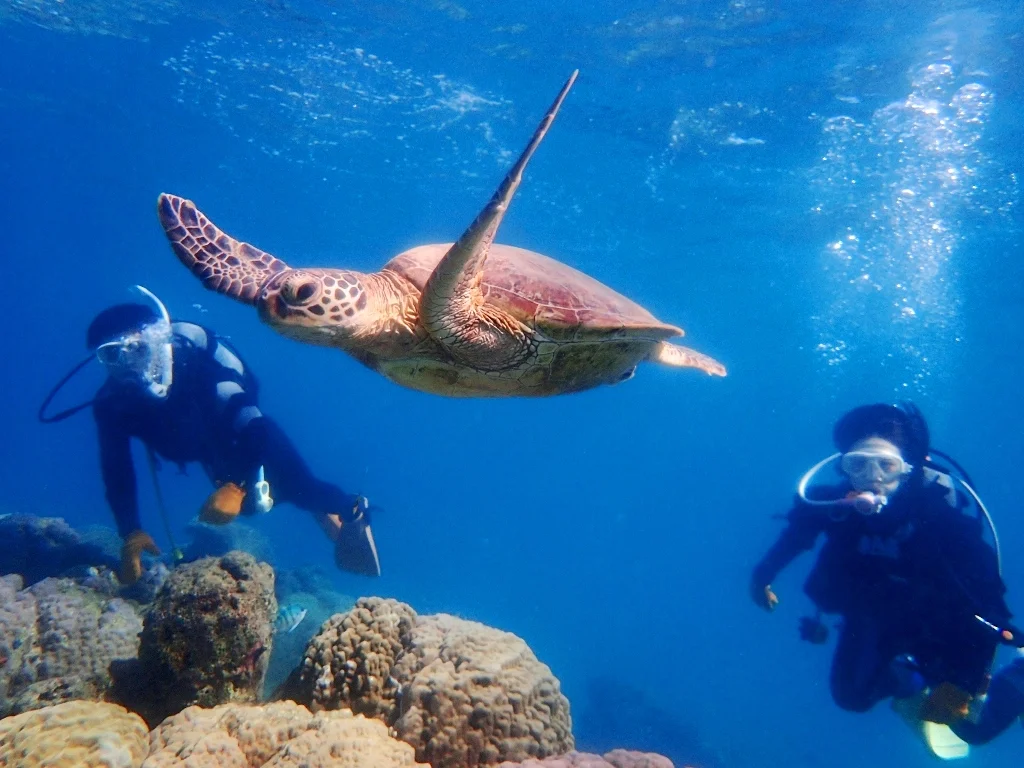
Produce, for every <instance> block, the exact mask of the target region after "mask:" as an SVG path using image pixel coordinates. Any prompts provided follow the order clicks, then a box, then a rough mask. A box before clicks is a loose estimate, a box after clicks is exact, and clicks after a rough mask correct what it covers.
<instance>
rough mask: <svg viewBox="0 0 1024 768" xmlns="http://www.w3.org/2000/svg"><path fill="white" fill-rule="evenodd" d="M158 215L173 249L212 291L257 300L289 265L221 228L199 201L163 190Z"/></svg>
mask: <svg viewBox="0 0 1024 768" xmlns="http://www.w3.org/2000/svg"><path fill="white" fill-rule="evenodd" d="M157 215H158V216H159V217H160V223H161V224H162V225H163V227H164V232H165V233H166V234H167V239H168V240H170V242H171V249H172V250H173V251H174V253H175V254H177V256H178V258H179V259H180V260H181V263H182V264H184V265H185V266H186V267H188V268H189V269H191V270H192V274H194V275H195V276H196V277H198V278H199V279H200V280H202V281H203V285H205V286H206V287H207V288H209V289H210V290H211V291H216V292H217V293H222V294H224V295H225V296H230V297H231V298H232V299H237V300H238V301H241V302H244V303H246V304H255V303H256V297H257V296H258V295H259V291H260V287H261V286H262V285H263V284H264V283H265V282H266V281H267V280H269V279H270V278H271V277H273V276H274V275H276V274H277V273H278V272H281V271H283V270H285V269H288V265H287V264H285V263H284V262H283V261H281V260H280V259H277V258H274V257H273V256H271V255H270V254H269V253H264V252H263V251H261V250H260V249H259V248H254V247H253V246H251V245H249V244H248V243H243V242H240V241H238V240H235V239H234V238H233V237H231V236H229V235H227V234H225V233H224V232H222V231H221V230H220V229H218V228H217V227H216V226H215V225H214V223H213V222H212V221H210V220H209V219H208V218H207V217H206V216H204V215H203V213H202V212H201V211H200V210H199V209H198V208H196V206H195V203H193V202H192V201H191V200H186V199H184V198H182V197H177V196H176V195H168V194H162V195H160V198H159V200H158V201H157Z"/></svg>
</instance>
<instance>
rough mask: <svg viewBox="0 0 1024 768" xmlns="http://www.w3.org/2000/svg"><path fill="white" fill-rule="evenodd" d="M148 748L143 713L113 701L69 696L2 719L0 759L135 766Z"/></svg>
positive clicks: (75, 767)
mask: <svg viewBox="0 0 1024 768" xmlns="http://www.w3.org/2000/svg"><path fill="white" fill-rule="evenodd" d="M148 750H149V734H148V732H147V730H146V724H145V723H144V722H142V718H140V717H139V716H138V715H134V714H132V713H131V712H127V711H125V710H124V709H123V708H122V707H119V706H117V705H116V704H108V703H104V702H93V701H69V702H65V703H64V704H57V705H55V706H52V707H46V708H44V709H37V710H35V711H32V712H25V713H23V714H20V715H15V716H13V717H8V718H5V719H4V720H0V765H5V766H12V767H13V766H17V768H37V767H38V768H139V766H140V765H142V761H143V759H144V758H145V757H146V753H147V752H148Z"/></svg>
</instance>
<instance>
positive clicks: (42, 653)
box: [0, 576, 142, 716]
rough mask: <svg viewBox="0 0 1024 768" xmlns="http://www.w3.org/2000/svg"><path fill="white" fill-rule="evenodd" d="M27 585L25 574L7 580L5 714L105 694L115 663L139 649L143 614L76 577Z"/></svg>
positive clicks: (0, 594)
mask: <svg viewBox="0 0 1024 768" xmlns="http://www.w3.org/2000/svg"><path fill="white" fill-rule="evenodd" d="M20 587H21V577H20V576H5V577H3V578H2V579H0V716H3V715H6V714H13V713H17V712H25V711H28V710H30V709H38V708H39V707H45V706H49V705H51V704H57V703H60V702H63V701H70V700H73V699H102V698H104V696H105V695H106V694H107V693H108V691H109V689H110V685H111V680H110V674H109V671H108V670H109V667H110V664H111V663H112V662H115V661H117V660H120V659H131V658H134V657H135V655H136V653H137V652H138V647H139V637H138V636H139V631H140V630H141V629H142V619H140V618H139V617H138V616H137V615H136V613H135V611H134V610H133V609H132V608H131V606H130V605H129V604H128V603H127V602H126V601H124V600H121V599H120V598H110V597H108V596H106V595H103V594H101V593H98V592H96V591H95V590H92V589H89V588H87V587H82V586H80V585H78V584H76V583H75V582H74V581H71V580H69V579H49V578H48V579H43V580H42V581H40V582H38V583H36V584H33V585H32V586H31V587H29V588H28V589H20Z"/></svg>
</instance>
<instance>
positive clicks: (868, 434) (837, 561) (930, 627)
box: [750, 402, 1020, 722]
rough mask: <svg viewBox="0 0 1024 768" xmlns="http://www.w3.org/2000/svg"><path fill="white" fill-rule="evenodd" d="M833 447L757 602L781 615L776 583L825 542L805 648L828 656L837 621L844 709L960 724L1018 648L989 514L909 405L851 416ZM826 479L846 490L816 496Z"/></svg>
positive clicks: (798, 505) (770, 557) (755, 594)
mask: <svg viewBox="0 0 1024 768" xmlns="http://www.w3.org/2000/svg"><path fill="white" fill-rule="evenodd" d="M833 440H834V443H835V447H836V449H837V450H838V453H834V454H832V455H831V456H829V457H827V458H826V459H824V460H823V461H821V462H819V463H818V464H816V465H815V466H814V467H812V468H811V469H810V470H809V471H808V472H807V473H806V474H805V475H804V476H803V478H802V479H801V480H800V482H799V484H798V486H797V495H796V499H795V502H794V505H793V507H792V509H791V510H790V512H789V513H788V514H787V515H786V519H787V526H786V528H785V529H784V530H783V531H782V533H781V535H780V536H779V538H778V540H777V541H776V542H775V544H774V545H773V546H772V547H771V548H770V549H769V551H768V552H767V553H766V554H765V556H764V558H763V559H762V560H761V561H760V562H759V563H758V564H757V565H756V566H755V568H754V569H753V573H752V575H751V579H750V594H751V597H752V598H753V600H754V602H755V603H756V604H757V605H758V606H760V607H761V608H764V609H766V610H768V611H773V610H775V609H776V607H777V605H778V603H779V599H778V597H777V596H776V594H775V592H774V591H773V589H772V582H773V581H774V580H775V578H776V577H777V576H778V574H779V573H780V572H781V571H782V570H783V569H784V568H785V567H786V566H787V565H788V564H789V563H790V562H792V561H793V560H794V559H795V558H796V557H797V556H798V555H799V554H801V553H802V552H805V551H808V550H810V549H811V548H812V547H813V546H814V544H815V542H816V541H817V539H818V536H819V535H820V534H824V544H823V545H822V548H821V551H820V553H819V554H818V558H817V561H816V562H815V564H814V566H813V568H812V570H811V572H810V574H809V576H808V577H807V580H806V582H805V584H804V591H805V593H806V594H807V595H808V597H810V599H811V600H812V602H814V603H815V605H816V606H817V609H818V615H817V616H815V617H813V618H810V617H808V618H804V619H802V620H801V623H800V634H801V637H802V638H803V639H804V640H807V641H809V642H812V643H819V644H820V643H824V642H825V641H826V640H827V638H828V628H827V627H826V626H825V624H824V623H823V622H822V619H821V615H822V614H838V615H839V616H840V617H841V619H842V621H841V628H840V630H839V636H838V640H837V644H836V649H835V654H834V656H833V660H832V667H831V673H830V690H831V695H832V698H833V700H834V701H835V703H836V704H837V705H838V706H839V707H841V708H842V709H844V710H848V711H853V712H865V711H867V710H869V709H871V708H872V707H873V706H874V705H875V704H877V703H878V702H879V701H882V700H883V699H886V698H890V697H891V698H892V699H893V702H894V704H896V703H897V701H902V700H906V701H916V702H917V703H918V704H919V705H920V707H919V709H915V717H919V719H920V720H927V721H929V722H941V721H942V720H945V719H950V718H953V717H955V716H962V715H963V714H965V713H966V712H967V709H968V705H970V704H972V703H976V702H978V701H981V699H982V697H983V694H984V691H985V688H986V685H987V683H988V679H989V670H990V668H991V666H992V663H993V660H994V657H995V653H996V649H997V647H998V646H999V644H1000V643H1004V644H1012V645H1016V644H1018V643H1019V642H1020V640H1019V637H1020V634H1019V633H1018V632H1017V631H1016V630H1013V629H1011V628H1010V627H1009V625H1008V622H1009V620H1010V618H1011V616H1012V614H1011V613H1010V610H1009V608H1008V607H1007V605H1006V603H1005V601H1004V594H1005V591H1006V587H1005V585H1004V583H1003V580H1002V576H1001V572H1000V563H999V553H998V539H997V538H996V537H995V529H994V527H992V525H991V520H990V518H989V517H988V513H987V511H986V510H985V507H984V504H982V503H981V500H980V499H979V498H978V497H977V494H976V493H975V492H974V490H973V488H971V486H970V484H969V482H968V480H967V479H965V477H966V476H965V473H963V472H962V471H960V475H964V477H957V476H955V475H954V474H952V473H951V472H947V471H941V469H942V468H940V467H939V466H938V465H936V464H935V463H934V462H933V461H932V460H931V458H930V457H929V451H930V448H929V431H928V425H927V423H926V421H925V419H924V417H923V416H922V415H921V412H920V411H919V410H918V409H917V407H916V406H914V404H913V403H910V402H901V403H897V404H888V403H876V404H869V405H862V406H859V407H857V408H854V409H852V410H851V411H849V412H847V413H846V414H844V415H843V416H842V417H841V418H840V419H839V420H838V421H837V422H836V424H835V426H834V429H833ZM933 453H935V454H936V455H942V456H943V457H944V458H946V459H947V460H948V461H949V462H950V463H952V464H953V465H954V466H957V465H956V462H954V461H952V460H951V459H949V457H946V456H945V455H944V454H939V452H937V451H933ZM828 465H833V466H834V467H835V468H836V469H838V470H839V471H838V473H837V474H838V475H839V477H838V482H835V483H832V484H815V483H812V481H813V480H815V479H816V478H817V476H818V475H819V473H820V472H821V471H822V470H823V469H824V468H825V467H826V466H828ZM957 468H958V467H957ZM958 469H959V468H958ZM958 485H959V486H961V487H962V489H963V490H960V489H959V488H958V487H957V486H958ZM972 501H973V504H972V503H971V502H972ZM987 528H991V530H992V537H993V539H994V544H993V545H990V544H989V543H988V542H987V541H986V538H985V533H986V529H987Z"/></svg>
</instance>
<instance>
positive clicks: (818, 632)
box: [799, 616, 828, 645]
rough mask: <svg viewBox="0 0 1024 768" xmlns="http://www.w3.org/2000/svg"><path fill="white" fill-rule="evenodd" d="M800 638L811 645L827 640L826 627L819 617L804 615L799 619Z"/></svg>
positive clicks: (820, 643)
mask: <svg viewBox="0 0 1024 768" xmlns="http://www.w3.org/2000/svg"><path fill="white" fill-rule="evenodd" d="M799 631H800V639H801V640H803V641H805V642H808V643H812V644H813V645H822V644H823V643H826V642H828V627H827V626H826V625H825V622H823V621H822V620H821V619H819V618H816V617H811V616H804V617H803V618H801V619H800V630H799Z"/></svg>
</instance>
